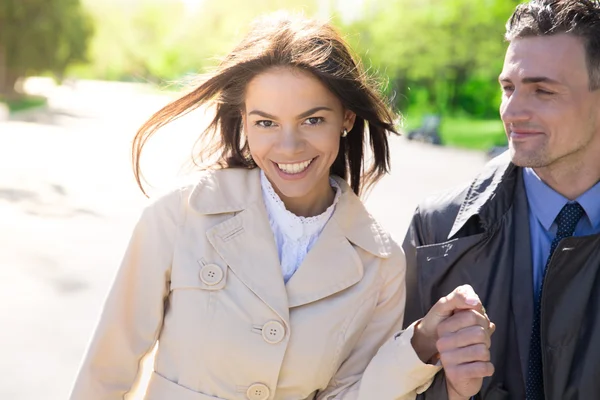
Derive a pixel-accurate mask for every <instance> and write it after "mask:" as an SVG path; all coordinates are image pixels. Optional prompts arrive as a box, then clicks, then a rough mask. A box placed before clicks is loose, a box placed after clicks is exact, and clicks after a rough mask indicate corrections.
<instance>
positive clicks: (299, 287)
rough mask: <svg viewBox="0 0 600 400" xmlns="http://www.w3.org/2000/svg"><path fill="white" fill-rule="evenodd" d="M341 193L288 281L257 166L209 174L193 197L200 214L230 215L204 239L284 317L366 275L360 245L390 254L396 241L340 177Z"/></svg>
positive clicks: (191, 201) (385, 255)
mask: <svg viewBox="0 0 600 400" xmlns="http://www.w3.org/2000/svg"><path fill="white" fill-rule="evenodd" d="M334 179H336V181H337V183H338V184H339V186H340V188H341V190H342V195H341V196H340V199H339V201H338V204H337V205H336V208H335V211H334V213H333V215H332V217H331V219H330V220H329V222H328V223H327V224H326V225H325V228H324V229H323V231H322V232H321V235H320V236H319V239H318V240H317V242H316V243H315V245H314V247H313V248H312V249H311V250H310V251H309V252H308V254H307V256H306V258H305V259H304V261H303V262H302V264H301V265H300V266H299V268H298V270H297V271H296V273H295V274H294V275H293V276H292V278H291V279H290V280H289V281H288V282H287V285H286V284H284V280H283V274H282V271H281V265H280V261H279V252H278V250H277V245H276V243H275V238H274V236H273V231H272V230H271V226H270V224H269V217H268V214H267V210H266V209H265V205H264V201H263V198H262V191H261V186H260V174H259V170H258V169H254V170H243V169H233V168H232V169H225V170H219V171H210V172H207V173H206V174H205V175H204V176H203V177H202V178H201V180H200V182H199V183H198V184H197V185H196V187H195V188H194V190H193V191H192V194H191V195H190V198H189V199H188V200H189V204H190V207H191V208H192V209H194V210H195V211H197V212H199V213H201V214H231V215H232V217H231V218H228V219H226V220H225V221H223V222H221V223H219V224H217V225H215V226H213V227H212V228H210V229H209V230H208V231H207V233H206V236H207V238H208V240H209V242H210V243H211V244H212V246H213V247H214V248H215V250H216V251H217V252H218V253H219V255H220V256H221V257H222V258H223V260H225V262H226V263H227V264H228V265H229V268H230V269H231V270H232V272H233V273H234V274H235V275H236V276H237V277H238V278H239V279H240V280H241V281H242V282H243V283H244V284H245V285H246V286H247V287H248V288H249V289H250V290H252V291H253V292H254V293H255V294H256V295H257V296H258V297H259V298H260V299H261V300H262V301H264V302H265V303H266V304H267V305H268V306H269V307H271V309H273V311H274V312H276V313H277V314H278V315H279V317H281V319H282V320H284V321H286V322H287V323H289V307H298V306H301V305H304V304H308V303H311V302H314V301H317V300H319V299H322V298H325V297H327V296H331V295H333V294H335V293H337V292H340V291H342V290H344V289H347V288H349V287H351V286H352V285H354V284H356V283H357V282H359V281H360V280H361V279H362V277H363V263H362V260H361V257H360V255H359V253H358V252H357V248H361V249H363V250H365V251H366V252H368V253H370V254H372V255H374V256H376V257H380V258H388V257H389V256H390V255H391V247H392V244H391V243H392V241H391V238H390V237H389V235H388V234H387V233H385V232H383V230H382V229H381V227H380V226H379V225H378V224H377V222H376V221H375V220H374V219H373V218H372V217H371V216H370V215H369V213H368V212H367V211H366V209H365V207H364V205H363V203H362V202H361V201H360V199H359V198H358V197H357V196H356V195H355V194H354V193H353V192H352V190H351V188H350V187H349V185H348V184H347V183H346V182H345V181H344V180H343V179H341V178H338V177H334Z"/></svg>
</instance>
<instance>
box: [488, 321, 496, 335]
mask: <svg viewBox="0 0 600 400" xmlns="http://www.w3.org/2000/svg"><path fill="white" fill-rule="evenodd" d="M489 332H490V336H492V335H493V334H494V332H496V324H495V323H493V322H490V328H489Z"/></svg>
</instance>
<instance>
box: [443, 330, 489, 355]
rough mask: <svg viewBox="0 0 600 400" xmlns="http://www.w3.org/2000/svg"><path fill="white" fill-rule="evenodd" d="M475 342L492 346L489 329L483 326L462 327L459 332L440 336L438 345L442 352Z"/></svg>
mask: <svg viewBox="0 0 600 400" xmlns="http://www.w3.org/2000/svg"><path fill="white" fill-rule="evenodd" d="M474 344H484V345H486V346H487V347H488V348H489V347H490V346H491V344H492V340H491V338H490V334H489V332H488V331H487V329H485V328H483V327H481V326H471V327H468V328H464V329H461V330H460V331H458V332H455V333H450V334H448V335H446V336H443V337H440V338H439V339H438V340H437V342H436V347H437V349H438V351H439V352H440V353H442V352H444V351H450V350H454V349H458V348H461V347H466V346H471V345H474Z"/></svg>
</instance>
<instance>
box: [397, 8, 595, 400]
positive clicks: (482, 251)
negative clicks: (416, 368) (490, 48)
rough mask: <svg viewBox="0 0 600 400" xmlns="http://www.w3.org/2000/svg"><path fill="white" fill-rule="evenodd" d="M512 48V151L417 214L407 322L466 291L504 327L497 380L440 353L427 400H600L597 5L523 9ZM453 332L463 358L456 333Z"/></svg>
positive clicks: (494, 354) (508, 92)
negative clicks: (448, 296) (466, 288)
mask: <svg viewBox="0 0 600 400" xmlns="http://www.w3.org/2000/svg"><path fill="white" fill-rule="evenodd" d="M506 39H507V40H508V42H509V47H508V50H507V53H506V58H505V62H504V68H503V71H502V73H501V74H500V78H499V81H500V85H501V87H502V91H503V97H502V104H501V107H500V114H501V117H502V120H503V122H504V127H505V130H506V133H507V136H508V142H509V151H508V152H507V154H504V155H503V156H500V157H499V158H497V159H495V160H493V161H492V162H491V163H490V164H489V165H488V166H487V167H486V169H485V170H484V171H483V172H481V173H480V174H479V175H478V176H477V177H476V178H475V179H474V180H473V181H472V182H471V183H470V185H469V186H468V187H465V188H462V189H458V190H456V191H454V192H452V193H447V194H445V195H442V196H439V197H437V198H433V199H429V200H427V201H425V202H424V203H423V204H421V205H420V206H419V207H418V208H417V210H416V212H415V215H414V217H413V220H412V223H411V226H410V229H409V232H408V234H407V237H406V239H405V242H404V248H405V251H406V254H407V258H408V272H407V285H408V300H407V310H406V321H407V322H409V321H414V320H417V319H418V318H421V317H422V316H423V315H424V314H425V313H426V311H427V310H429V308H430V307H431V306H432V305H433V304H434V303H435V301H436V300H437V299H438V298H440V297H441V296H443V295H444V294H446V293H449V292H451V291H452V289H453V288H454V287H456V286H458V285H462V284H470V285H471V286H472V287H473V289H474V290H475V292H476V293H477V294H478V295H479V297H480V299H481V301H482V303H483V305H484V306H485V309H486V312H487V315H488V316H489V318H490V320H491V321H493V322H494V323H495V324H496V331H495V333H494V337H493V339H492V345H491V351H490V354H491V363H492V364H493V366H494V368H495V372H494V374H493V375H492V376H491V377H490V378H486V379H484V380H482V377H484V376H486V374H485V373H483V372H481V371H476V370H470V371H466V370H465V368H468V367H469V366H470V365H471V364H470V363H465V362H464V361H463V360H461V359H460V358H457V357H452V354H451V353H448V351H447V349H445V348H443V347H442V348H440V346H438V350H439V352H440V360H441V363H442V365H443V367H444V370H443V372H440V373H439V374H438V375H437V376H436V378H435V380H434V382H433V384H432V385H431V386H430V387H429V389H428V390H427V391H426V392H425V393H423V394H422V395H421V396H422V397H423V398H425V399H439V398H448V397H450V398H457V399H460V398H464V399H467V398H470V397H471V396H474V395H475V398H481V399H525V398H526V399H528V400H529V399H550V400H559V399H583V398H592V397H594V396H598V395H599V394H598V393H600V375H599V371H600V340H599V339H598V338H599V335H600V183H599V181H600V90H599V89H600V2H598V1H591V0H559V1H555V0H554V1H551V0H532V1H531V2H529V3H527V4H521V5H519V6H518V7H517V8H516V10H515V12H514V14H513V16H512V17H511V18H510V20H509V22H508V23H507V32H506ZM416 329H417V330H418V329H419V326H417V328H416ZM450 333H451V334H454V335H455V337H456V339H455V340H454V342H453V343H454V345H455V347H460V346H461V343H460V341H459V339H458V335H460V330H456V331H455V332H450ZM442 336H444V335H442ZM442 339H443V338H442ZM440 340H441V339H440ZM438 343H439V342H438ZM481 354H482V355H483V356H482V357H486V354H485V353H483V352H482V353H481ZM482 361H487V360H482Z"/></svg>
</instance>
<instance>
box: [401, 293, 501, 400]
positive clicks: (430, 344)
mask: <svg viewBox="0 0 600 400" xmlns="http://www.w3.org/2000/svg"><path fill="white" fill-rule="evenodd" d="M495 329H496V326H495V325H494V324H493V323H492V322H490V320H489V319H488V317H487V315H486V313H485V309H484V308H483V305H482V304H481V301H480V300H479V297H478V296H477V294H475V291H474V290H473V288H472V287H471V286H469V285H464V286H459V287H458V288H456V289H455V290H454V291H453V292H452V293H450V294H449V295H448V296H446V297H442V298H441V299H440V300H439V301H438V302H437V303H436V304H435V305H434V306H433V307H432V308H431V310H429V312H428V313H427V315H426V316H425V317H424V318H423V319H422V320H421V321H420V322H419V323H418V324H417V325H416V326H415V333H414V336H413V339H412V344H413V347H414V349H415V351H416V353H417V355H418V356H419V358H420V359H421V360H422V361H423V362H435V361H436V360H434V357H435V356H436V355H437V356H438V357H439V359H440V361H441V363H442V366H443V367H444V371H445V375H446V387H447V390H448V397H449V399H450V400H454V399H469V398H470V397H471V396H474V395H475V394H477V393H478V392H479V390H481V385H482V383H483V378H484V377H486V376H491V375H492V374H493V373H494V366H493V365H492V363H491V362H490V351H489V349H490V345H491V336H492V334H493V333H494V330H495Z"/></svg>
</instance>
